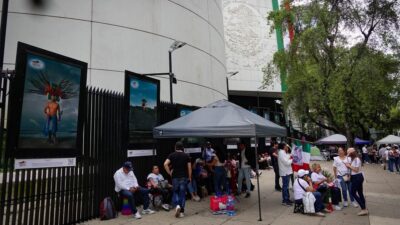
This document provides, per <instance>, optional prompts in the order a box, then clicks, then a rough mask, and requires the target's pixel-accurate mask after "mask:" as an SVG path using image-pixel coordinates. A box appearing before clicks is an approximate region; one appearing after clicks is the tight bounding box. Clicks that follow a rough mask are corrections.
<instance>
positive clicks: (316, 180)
mask: <svg viewBox="0 0 400 225" xmlns="http://www.w3.org/2000/svg"><path fill="white" fill-rule="evenodd" d="M311 168H312V170H313V173H312V174H311V180H312V183H313V185H314V189H316V190H317V191H318V192H320V193H321V194H322V199H325V196H326V195H328V194H329V193H330V194H331V196H332V204H333V206H334V208H335V210H341V209H342V208H341V207H340V206H339V202H340V198H341V197H340V196H341V193H340V189H339V188H335V187H329V186H328V183H329V182H332V181H331V180H329V179H328V178H327V177H325V176H324V175H323V174H322V169H321V165H320V164H318V163H314V164H312V165H311Z"/></svg>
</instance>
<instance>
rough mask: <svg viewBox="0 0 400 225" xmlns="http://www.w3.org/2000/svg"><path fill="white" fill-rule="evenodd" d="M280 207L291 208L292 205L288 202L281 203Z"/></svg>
mask: <svg viewBox="0 0 400 225" xmlns="http://www.w3.org/2000/svg"><path fill="white" fill-rule="evenodd" d="M282 205H284V206H287V207H290V206H292V205H293V204H292V203H290V202H282Z"/></svg>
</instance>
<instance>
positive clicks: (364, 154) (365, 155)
mask: <svg viewBox="0 0 400 225" xmlns="http://www.w3.org/2000/svg"><path fill="white" fill-rule="evenodd" d="M362 158H363V162H364V163H365V162H367V163H370V160H369V156H368V153H363V154H362Z"/></svg>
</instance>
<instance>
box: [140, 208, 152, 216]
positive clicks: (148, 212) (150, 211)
mask: <svg viewBox="0 0 400 225" xmlns="http://www.w3.org/2000/svg"><path fill="white" fill-rule="evenodd" d="M154 213H155V211H153V210H151V209H145V210H143V211H142V214H143V215H145V214H154Z"/></svg>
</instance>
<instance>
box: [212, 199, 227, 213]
mask: <svg viewBox="0 0 400 225" xmlns="http://www.w3.org/2000/svg"><path fill="white" fill-rule="evenodd" d="M227 201H228V196H227V195H223V196H220V197H217V196H211V197H210V209H211V211H214V212H216V211H219V210H221V209H220V208H219V203H222V204H225V205H226V202H227Z"/></svg>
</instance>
